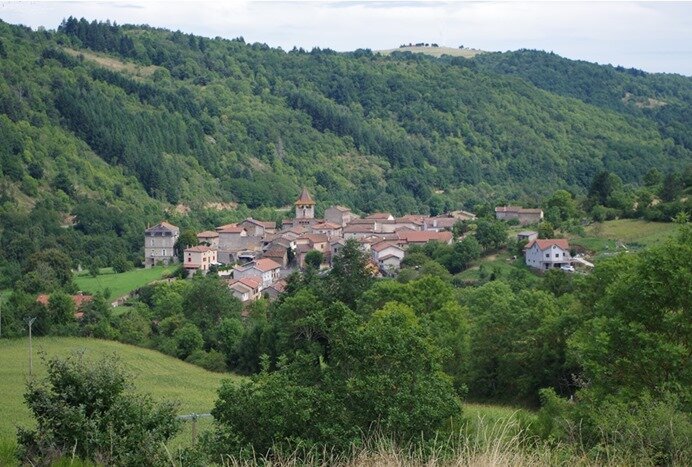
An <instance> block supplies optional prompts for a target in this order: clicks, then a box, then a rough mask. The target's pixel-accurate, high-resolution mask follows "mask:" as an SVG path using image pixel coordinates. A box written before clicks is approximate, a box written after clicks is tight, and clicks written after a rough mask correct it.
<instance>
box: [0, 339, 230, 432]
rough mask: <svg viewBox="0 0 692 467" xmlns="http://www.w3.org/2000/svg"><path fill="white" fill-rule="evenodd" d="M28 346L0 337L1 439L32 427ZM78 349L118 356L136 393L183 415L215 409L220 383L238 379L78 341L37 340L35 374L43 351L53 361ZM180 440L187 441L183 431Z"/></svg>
mask: <svg viewBox="0 0 692 467" xmlns="http://www.w3.org/2000/svg"><path fill="white" fill-rule="evenodd" d="M27 345H28V340H27V339H26V338H23V339H11V340H7V339H0V395H2V397H0V440H2V439H13V438H14V430H15V426H16V425H17V424H19V425H28V424H31V418H30V414H29V411H28V409H27V408H26V406H25V405H24V401H23V397H22V394H23V393H24V389H25V383H26V377H27V373H28V367H29V362H28V350H27V349H28V347H27ZM78 349H84V350H85V352H86V355H91V356H99V355H112V354H113V353H117V354H118V356H119V357H120V358H121V359H122V361H123V362H124V363H125V365H126V368H127V369H128V370H129V371H130V372H131V373H132V374H133V376H134V381H133V382H134V384H135V387H136V389H137V390H138V391H141V392H146V393H149V394H151V395H152V396H153V397H154V399H157V400H163V399H169V400H177V401H179V402H180V413H181V414H187V413H191V412H195V413H208V412H209V411H210V410H211V409H212V407H213V406H214V401H215V399H216V391H217V389H218V387H219V384H220V382H221V380H222V379H225V378H229V377H230V378H233V379H238V380H240V378H241V377H239V376H236V375H232V374H225V375H224V374H219V373H212V372H209V371H206V370H204V369H202V368H199V367H197V366H194V365H191V364H189V363H185V362H183V361H181V360H178V359H176V358H173V357H169V356H167V355H164V354H162V353H159V352H156V351H154V350H149V349H143V348H140V347H134V346H131V345H126V344H121V343H118V342H113V341H105V340H98V339H87V338H77V337H41V338H35V339H34V372H35V373H36V374H37V375H45V368H44V366H43V364H42V362H41V358H40V357H39V354H40V353H41V352H45V354H46V356H48V357H51V356H54V355H66V354H67V353H69V352H70V351H72V350H78ZM188 425H189V424H188ZM205 425H208V422H206V423H205ZM186 431H187V432H188V434H187V436H189V427H186ZM181 436H182V437H183V438H185V439H184V440H187V437H186V435H185V431H184V432H183V434H182V435H181Z"/></svg>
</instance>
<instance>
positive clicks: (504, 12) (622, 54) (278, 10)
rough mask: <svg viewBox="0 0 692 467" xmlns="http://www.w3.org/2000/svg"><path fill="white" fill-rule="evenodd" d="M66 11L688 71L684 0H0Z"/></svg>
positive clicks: (13, 15)
mask: <svg viewBox="0 0 692 467" xmlns="http://www.w3.org/2000/svg"><path fill="white" fill-rule="evenodd" d="M68 16H75V17H77V18H81V17H85V18H87V19H89V20H93V19H97V20H104V21H105V20H106V19H110V20H111V21H116V22H117V23H119V24H122V23H130V24H149V25H150V26H155V27H163V28H167V29H172V30H178V29H179V30H181V31H183V32H185V33H194V34H198V35H203V36H207V37H216V36H221V37H225V38H234V37H238V36H243V37H244V38H245V40H246V41H247V42H262V43H265V44H268V45H270V46H272V47H281V48H283V49H284V50H290V49H291V48H293V47H294V46H297V47H303V48H304V49H307V50H309V49H312V48H313V47H320V48H331V49H334V50H338V51H348V50H355V49H358V48H369V49H372V50H382V49H390V48H396V47H398V46H399V45H400V44H403V43H410V42H413V43H416V42H429V43H437V44H440V45H446V46H450V47H458V46H459V45H464V46H465V47H470V48H477V49H481V50H487V51H507V50H517V49H521V48H528V49H539V50H546V51H553V52H555V53H557V54H559V55H562V56H564V57H568V58H572V59H580V60H588V61H591V62H596V63H601V64H607V63H610V64H612V65H622V66H625V67H634V68H640V69H643V70H645V71H650V72H667V73H680V74H684V75H687V76H692V2H628V1H616V2H597V1H591V2H525V1H505V2H496V1H476V2H440V1H321V2H318V1H229V0H217V1H187V2H176V1H156V0H150V1H141V0H126V1H91V2H80V1H69V2H65V1H50V2H38V1H16V0H15V1H7V0H0V19H2V20H3V21H6V22H8V23H13V24H24V25H26V26H30V27H32V28H34V29H35V28H38V27H40V26H43V27H45V28H46V29H55V28H57V26H58V25H59V24H60V21H62V19H63V18H66V17H68Z"/></svg>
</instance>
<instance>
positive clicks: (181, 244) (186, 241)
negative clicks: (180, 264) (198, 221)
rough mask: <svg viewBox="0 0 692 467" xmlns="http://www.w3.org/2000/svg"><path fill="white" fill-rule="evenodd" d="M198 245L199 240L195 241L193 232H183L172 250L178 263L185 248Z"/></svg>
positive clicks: (195, 236)
mask: <svg viewBox="0 0 692 467" xmlns="http://www.w3.org/2000/svg"><path fill="white" fill-rule="evenodd" d="M198 244H199V240H197V234H196V233H195V231H194V230H189V229H188V230H183V231H182V232H181V233H180V236H179V237H178V240H176V242H175V245H174V246H173V249H174V250H175V252H176V254H177V255H178V261H183V254H184V252H185V248H190V247H192V246H196V245H198Z"/></svg>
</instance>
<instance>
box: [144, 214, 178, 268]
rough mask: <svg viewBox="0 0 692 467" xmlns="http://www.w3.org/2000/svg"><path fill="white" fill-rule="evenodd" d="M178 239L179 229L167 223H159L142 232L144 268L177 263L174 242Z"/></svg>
mask: <svg viewBox="0 0 692 467" xmlns="http://www.w3.org/2000/svg"><path fill="white" fill-rule="evenodd" d="M178 237H180V229H179V228H178V227H176V226H175V225H173V224H169V223H168V222H159V223H158V224H156V225H155V226H153V227H149V228H148V229H146V230H145V231H144V267H146V268H150V267H152V266H156V265H157V264H166V265H167V264H171V263H177V262H178V256H177V255H176V254H175V242H177V241H178Z"/></svg>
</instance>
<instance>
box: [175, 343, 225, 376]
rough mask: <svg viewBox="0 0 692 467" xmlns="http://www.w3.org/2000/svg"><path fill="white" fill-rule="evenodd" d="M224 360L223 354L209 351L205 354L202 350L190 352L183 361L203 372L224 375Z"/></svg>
mask: <svg viewBox="0 0 692 467" xmlns="http://www.w3.org/2000/svg"><path fill="white" fill-rule="evenodd" d="M225 360H226V359H225V358H224V356H223V354H222V353H221V352H219V351H218V350H214V349H212V350H210V351H209V352H205V351H204V350H195V351H194V352H192V353H191V354H190V355H189V356H188V357H187V358H186V359H185V361H186V362H188V363H192V364H193V365H197V366H200V367H202V368H204V369H205V370H209V371H214V372H216V373H225V372H226V371H228V368H227V367H226V361H225Z"/></svg>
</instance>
